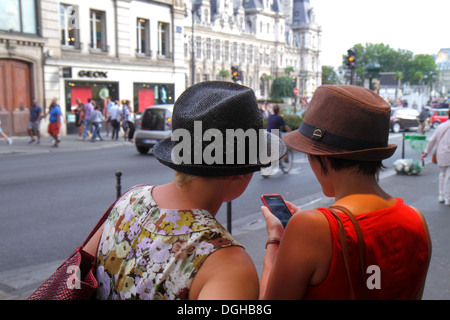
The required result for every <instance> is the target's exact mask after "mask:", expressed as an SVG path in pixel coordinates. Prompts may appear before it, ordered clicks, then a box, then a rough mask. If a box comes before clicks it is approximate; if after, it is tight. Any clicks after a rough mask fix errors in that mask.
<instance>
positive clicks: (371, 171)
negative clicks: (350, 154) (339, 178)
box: [309, 154, 386, 175]
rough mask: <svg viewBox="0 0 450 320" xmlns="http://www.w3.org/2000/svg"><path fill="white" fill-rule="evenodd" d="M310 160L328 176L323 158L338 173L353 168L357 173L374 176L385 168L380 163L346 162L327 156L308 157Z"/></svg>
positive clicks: (346, 160) (345, 160)
mask: <svg viewBox="0 0 450 320" xmlns="http://www.w3.org/2000/svg"><path fill="white" fill-rule="evenodd" d="M309 156H310V157H311V158H312V159H315V160H317V161H318V162H319V163H320V167H321V169H322V172H323V173H324V174H325V175H328V170H327V167H326V166H325V161H324V158H325V157H326V158H328V159H329V161H330V166H331V168H332V169H333V170H335V171H339V170H342V169H348V168H355V169H356V170H357V172H358V173H362V174H365V175H376V174H377V173H378V172H379V171H380V170H382V169H384V168H386V167H385V166H384V165H383V163H382V162H381V161H360V160H348V159H340V158H332V157H328V156H317V155H312V154H310V155H309Z"/></svg>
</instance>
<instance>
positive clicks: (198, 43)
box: [195, 36, 202, 59]
mask: <svg viewBox="0 0 450 320" xmlns="http://www.w3.org/2000/svg"><path fill="white" fill-rule="evenodd" d="M195 49H196V53H195V58H196V59H201V58H202V37H200V36H198V37H195Z"/></svg>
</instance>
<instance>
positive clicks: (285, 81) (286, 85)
mask: <svg viewBox="0 0 450 320" xmlns="http://www.w3.org/2000/svg"><path fill="white" fill-rule="evenodd" d="M293 94H294V84H293V82H292V79H291V78H290V77H288V76H283V77H277V78H275V80H273V82H272V90H271V96H272V98H274V99H278V98H286V97H292V95H293Z"/></svg>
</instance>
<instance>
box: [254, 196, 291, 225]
mask: <svg viewBox="0 0 450 320" xmlns="http://www.w3.org/2000/svg"><path fill="white" fill-rule="evenodd" d="M261 199H262V201H263V203H264V204H265V205H266V206H267V207H268V208H269V209H270V211H271V212H272V213H273V214H274V215H275V216H276V217H277V218H278V219H280V221H281V223H282V224H283V227H284V228H286V225H287V223H288V222H289V219H290V218H291V217H292V214H291V212H290V211H289V208H288V207H287V206H286V203H284V200H283V197H281V196H280V195H263V196H262V197H261Z"/></svg>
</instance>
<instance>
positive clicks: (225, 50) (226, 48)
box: [223, 41, 230, 61]
mask: <svg viewBox="0 0 450 320" xmlns="http://www.w3.org/2000/svg"><path fill="white" fill-rule="evenodd" d="M223 56H224V59H223V60H225V61H230V42H228V41H225V45H224V46H223Z"/></svg>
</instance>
